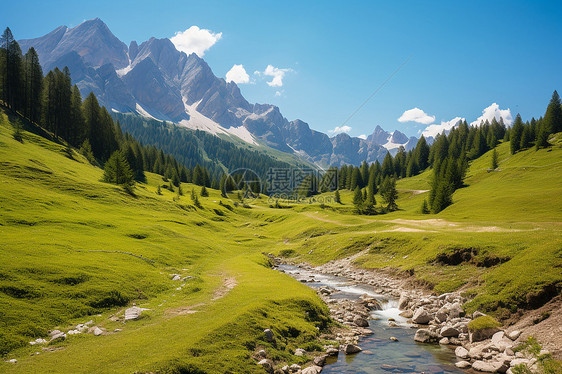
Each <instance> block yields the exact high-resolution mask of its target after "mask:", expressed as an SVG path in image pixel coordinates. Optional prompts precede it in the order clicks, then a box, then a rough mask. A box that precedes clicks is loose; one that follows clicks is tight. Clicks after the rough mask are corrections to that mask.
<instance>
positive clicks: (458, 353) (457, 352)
mask: <svg viewBox="0 0 562 374" xmlns="http://www.w3.org/2000/svg"><path fill="white" fill-rule="evenodd" d="M455 355H456V356H457V357H460V358H468V357H469V355H468V351H467V350H466V348H464V347H457V348H456V349H455Z"/></svg>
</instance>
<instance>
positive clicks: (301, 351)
mask: <svg viewBox="0 0 562 374" xmlns="http://www.w3.org/2000/svg"><path fill="white" fill-rule="evenodd" d="M305 354H306V351H305V350H304V349H302V348H297V349H295V356H304V355H305Z"/></svg>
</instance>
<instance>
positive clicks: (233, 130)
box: [226, 126, 259, 145]
mask: <svg viewBox="0 0 562 374" xmlns="http://www.w3.org/2000/svg"><path fill="white" fill-rule="evenodd" d="M226 131H228V132H229V133H230V134H232V135H234V136H237V137H239V138H240V139H242V140H243V141H245V142H246V143H249V144H253V145H259V144H258V142H256V138H254V136H253V135H252V134H251V133H250V132H249V131H248V129H247V128H245V127H244V126H239V127H229V128H228V129H226Z"/></svg>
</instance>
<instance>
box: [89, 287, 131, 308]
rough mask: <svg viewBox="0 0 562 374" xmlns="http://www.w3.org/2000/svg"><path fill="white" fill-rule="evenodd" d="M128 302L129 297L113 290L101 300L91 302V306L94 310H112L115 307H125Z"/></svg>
mask: <svg viewBox="0 0 562 374" xmlns="http://www.w3.org/2000/svg"><path fill="white" fill-rule="evenodd" d="M128 302H129V298H128V297H126V296H124V295H123V294H121V292H119V291H115V290H113V291H110V292H109V293H108V294H107V295H106V296H104V297H102V298H101V299H99V300H96V301H92V302H90V303H89V305H90V306H91V307H93V308H111V307H114V306H125V305H127V303H128Z"/></svg>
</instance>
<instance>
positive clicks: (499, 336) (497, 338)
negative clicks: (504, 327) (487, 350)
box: [492, 331, 505, 344]
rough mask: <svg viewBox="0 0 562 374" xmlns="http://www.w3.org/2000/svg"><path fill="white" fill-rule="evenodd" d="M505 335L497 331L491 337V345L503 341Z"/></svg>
mask: <svg viewBox="0 0 562 374" xmlns="http://www.w3.org/2000/svg"><path fill="white" fill-rule="evenodd" d="M504 335H505V333H504V332H503V331H498V332H496V333H495V334H494V335H492V344H495V343H498V342H500V341H502V340H503V337H504Z"/></svg>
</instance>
